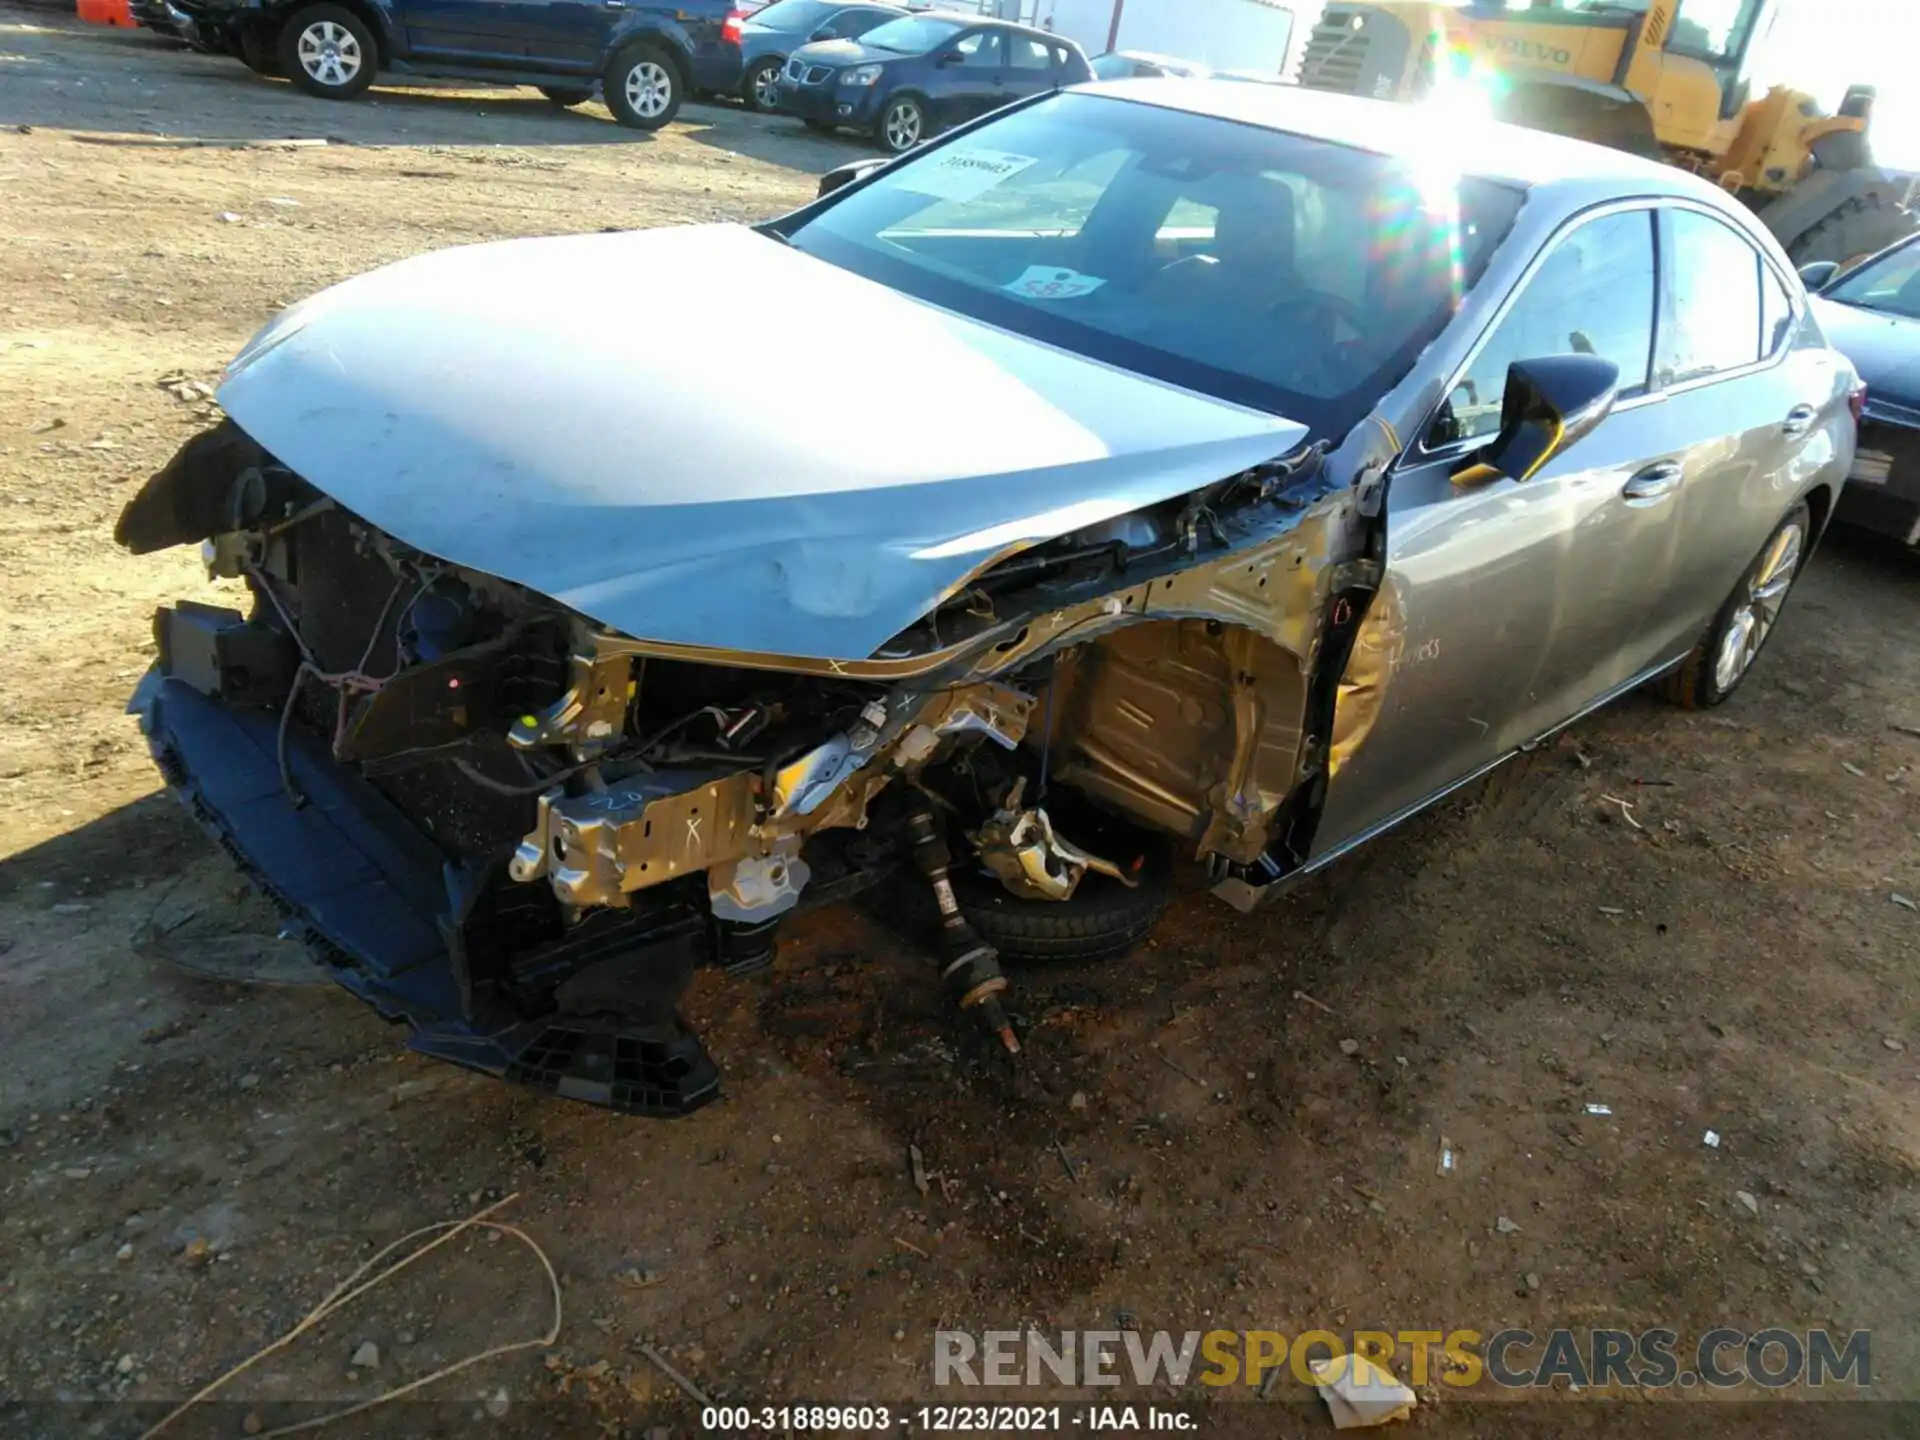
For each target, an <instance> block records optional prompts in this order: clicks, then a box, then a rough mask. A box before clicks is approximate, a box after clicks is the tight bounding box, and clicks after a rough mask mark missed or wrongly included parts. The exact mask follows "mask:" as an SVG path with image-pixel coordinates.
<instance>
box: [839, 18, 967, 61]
mask: <svg viewBox="0 0 1920 1440" xmlns="http://www.w3.org/2000/svg"><path fill="white" fill-rule="evenodd" d="M966 28H967V27H966V22H964V21H961V20H930V19H928V18H927V17H925V16H923V15H913V16H909V17H908V18H907V19H905V20H889V21H888V22H887V23H886V24H884V25H882V26H879V27H878V28H877V29H873V30H869V31H868V32H867V33H866V34H865V35H863V36H861V37H860V43H861V44H862V45H870V46H872V47H873V48H874V49H876V50H892V51H893V52H895V53H896V54H899V55H924V54H926V53H927V52H928V51H929V50H931V49H933V48H934V47H935V46H936V45H940V44H942V43H943V42H945V41H948V40H951V39H952V38H953V37H954V36H956V35H958V34H959V33H960V32H961V31H962V30H964V29H966Z"/></svg>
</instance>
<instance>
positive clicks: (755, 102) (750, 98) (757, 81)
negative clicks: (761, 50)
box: [740, 57, 780, 110]
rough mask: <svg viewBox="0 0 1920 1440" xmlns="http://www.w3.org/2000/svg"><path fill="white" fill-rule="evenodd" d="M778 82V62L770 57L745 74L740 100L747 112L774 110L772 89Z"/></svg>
mask: <svg viewBox="0 0 1920 1440" xmlns="http://www.w3.org/2000/svg"><path fill="white" fill-rule="evenodd" d="M779 80H780V62H779V61H778V60H776V59H773V58H772V57H769V58H767V59H765V60H762V61H761V62H760V63H759V64H758V65H756V66H754V67H753V69H751V70H749V71H748V72H747V78H746V80H745V81H744V82H743V83H742V84H741V86H740V98H741V100H743V101H744V102H746V107H747V109H749V110H771V109H773V108H774V103H773V101H774V96H773V88H774V86H775V85H776V84H777V83H778V82H779Z"/></svg>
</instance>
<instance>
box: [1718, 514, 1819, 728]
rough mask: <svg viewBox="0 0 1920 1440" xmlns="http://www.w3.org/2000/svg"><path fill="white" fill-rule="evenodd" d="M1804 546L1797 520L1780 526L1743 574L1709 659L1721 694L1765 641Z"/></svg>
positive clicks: (1734, 683)
mask: <svg viewBox="0 0 1920 1440" xmlns="http://www.w3.org/2000/svg"><path fill="white" fill-rule="evenodd" d="M1806 548H1807V535H1806V531H1805V529H1804V528H1803V527H1802V526H1801V524H1800V522H1799V521H1797V520H1795V521H1790V522H1789V523H1788V524H1786V525H1783V526H1781V527H1780V533H1779V534H1777V535H1775V536H1774V537H1773V543H1772V544H1771V545H1769V546H1768V547H1767V551H1766V553H1765V554H1764V555H1762V556H1761V557H1760V559H1759V561H1758V563H1756V564H1755V565H1754V567H1753V569H1752V570H1750V571H1749V572H1748V573H1747V579H1746V582H1745V594H1744V595H1743V596H1742V597H1741V599H1740V602H1739V603H1738V604H1736V605H1735V606H1734V610H1733V614H1732V615H1731V616H1730V617H1729V618H1728V620H1727V630H1726V633H1725V634H1724V635H1722V636H1721V637H1720V649H1719V651H1718V653H1717V654H1716V655H1715V656H1714V660H1713V683H1714V687H1715V688H1716V689H1718V690H1719V691H1720V693H1721V694H1723V695H1724V694H1725V693H1726V692H1727V691H1729V690H1731V689H1733V687H1734V686H1735V685H1738V684H1739V683H1740V677H1741V676H1743V675H1745V674H1746V673H1747V669H1748V667H1749V666H1751V665H1752V664H1753V660H1754V657H1755V656H1756V655H1758V654H1759V653H1760V647H1761V646H1763V645H1765V644H1766V643H1767V636H1768V635H1769V634H1770V633H1771V632H1772V630H1773V626H1774V622H1775V621H1776V620H1778V619H1779V618H1780V607H1781V605H1782V604H1784V603H1785V602H1786V598H1787V591H1789V590H1791V589H1792V588H1793V582H1794V577H1795V576H1797V575H1798V574H1799V573H1800V561H1801V559H1802V558H1803V557H1804V555H1805V553H1806Z"/></svg>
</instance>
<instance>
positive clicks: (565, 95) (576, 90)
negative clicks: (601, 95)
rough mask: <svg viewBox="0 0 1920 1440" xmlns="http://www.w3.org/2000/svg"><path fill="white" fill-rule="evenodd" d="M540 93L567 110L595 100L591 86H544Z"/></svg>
mask: <svg viewBox="0 0 1920 1440" xmlns="http://www.w3.org/2000/svg"><path fill="white" fill-rule="evenodd" d="M540 93H541V94H542V95H544V96H546V97H547V99H548V100H550V101H552V102H553V103H554V104H555V105H558V106H559V107H560V108H561V109H563V110H565V109H567V108H568V107H570V106H574V105H584V104H586V103H587V101H589V100H591V99H592V98H593V87H592V86H591V85H542V86H541V87H540Z"/></svg>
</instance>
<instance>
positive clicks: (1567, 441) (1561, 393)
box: [1453, 355, 1620, 485]
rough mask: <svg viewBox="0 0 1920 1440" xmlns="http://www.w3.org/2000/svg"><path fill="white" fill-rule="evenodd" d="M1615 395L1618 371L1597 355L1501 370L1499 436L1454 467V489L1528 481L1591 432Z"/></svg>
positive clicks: (1554, 358) (1520, 363)
mask: <svg viewBox="0 0 1920 1440" xmlns="http://www.w3.org/2000/svg"><path fill="white" fill-rule="evenodd" d="M1619 395H1620V367H1619V366H1618V365H1616V364H1614V363H1613V362H1612V361H1611V360H1603V359H1601V358H1600V357H1599V356H1598V355H1550V356H1547V357H1545V358H1543V359H1539V360H1516V361H1514V362H1513V364H1511V365H1509V366H1508V367H1507V389H1506V395H1505V398H1504V399H1503V400H1502V401H1501V405H1500V433H1499V434H1498V435H1496V436H1495V437H1494V438H1493V439H1492V440H1491V441H1489V442H1488V443H1487V444H1486V445H1484V446H1482V447H1481V448H1480V449H1478V450H1474V451H1470V452H1469V453H1468V454H1466V455H1465V456H1463V457H1462V458H1461V460H1460V463H1459V464H1458V465H1456V466H1455V467H1454V470H1453V483H1454V484H1456V485H1484V484H1485V483H1486V482H1487V481H1489V480H1492V479H1495V478H1497V477H1499V476H1505V477H1506V478H1507V479H1509V480H1517V481H1527V480H1531V479H1532V478H1533V477H1534V476H1535V475H1537V474H1539V473H1540V471H1541V470H1543V469H1545V468H1546V466H1547V464H1548V462H1550V461H1551V460H1552V459H1553V458H1554V457H1555V456H1556V455H1559V454H1561V453H1562V452H1563V451H1565V450H1567V449H1568V448H1569V447H1570V446H1572V445H1574V444H1576V443H1578V442H1579V441H1580V440H1581V439H1583V438H1585V437H1586V436H1587V435H1590V434H1592V433H1593V431H1594V429H1595V428H1596V427H1598V425H1599V424H1600V422H1601V421H1602V420H1605V419H1606V418H1607V416H1608V415H1610V414H1611V413H1612V412H1613V402H1614V401H1615V400H1616V399H1618V398H1619Z"/></svg>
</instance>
